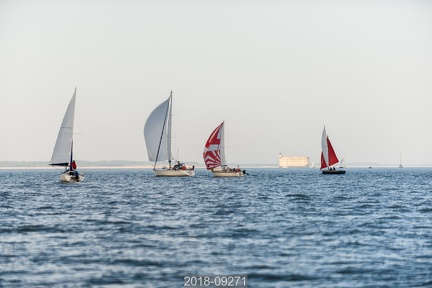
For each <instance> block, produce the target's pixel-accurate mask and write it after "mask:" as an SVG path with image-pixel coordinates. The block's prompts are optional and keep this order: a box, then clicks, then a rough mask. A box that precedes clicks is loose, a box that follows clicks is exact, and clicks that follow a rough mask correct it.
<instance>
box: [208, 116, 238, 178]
mask: <svg viewBox="0 0 432 288" xmlns="http://www.w3.org/2000/svg"><path fill="white" fill-rule="evenodd" d="M224 123H225V122H222V123H221V124H220V125H219V126H218V127H216V129H215V130H214V131H213V132H212V133H211V134H210V137H209V138H208V140H207V142H206V144H205V147H204V152H203V157H204V162H205V164H206V167H207V170H211V171H212V173H213V176H214V177H242V176H244V175H246V171H245V170H243V171H242V170H241V169H240V168H239V167H238V166H237V168H230V167H228V165H227V164H226V160H225V136H224Z"/></svg>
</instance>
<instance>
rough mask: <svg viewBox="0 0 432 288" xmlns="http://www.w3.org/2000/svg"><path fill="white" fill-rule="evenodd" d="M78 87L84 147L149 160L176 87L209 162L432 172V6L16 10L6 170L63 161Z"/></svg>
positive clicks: (2, 65) (10, 12)
mask: <svg viewBox="0 0 432 288" xmlns="http://www.w3.org/2000/svg"><path fill="white" fill-rule="evenodd" d="M75 87H77V100H76V101H77V102H76V114H75V135H74V148H75V155H76V158H77V159H81V160H88V161H100V160H131V161H147V160H148V158H147V151H146V147H145V142H144V137H143V127H144V123H145V121H146V119H147V117H148V115H149V114H150V113H151V111H152V110H153V109H154V108H155V107H156V106H157V105H159V104H160V103H162V102H163V101H164V100H166V99H167V98H168V96H169V94H170V91H171V90H172V91H173V109H174V123H173V126H174V131H175V133H174V134H175V139H174V142H175V148H174V151H173V152H174V154H176V155H177V156H178V157H179V158H180V160H182V161H196V162H202V163H203V159H202V152H203V148H204V144H205V142H206V140H207V138H208V136H209V135H210V133H211V132H212V131H213V130H214V129H215V128H216V127H217V126H218V125H219V124H220V123H221V122H222V121H225V144H226V157H227V162H228V163H229V164H232V165H237V164H239V163H243V164H257V163H258V164H274V165H277V162H278V155H279V153H282V154H283V155H285V156H309V157H310V159H311V161H314V162H316V163H318V162H319V159H320V158H319V157H320V153H321V133H322V130H323V127H324V126H325V127H326V130H327V134H328V135H329V137H330V140H331V141H332V144H333V147H334V148H335V150H336V153H337V154H338V156H339V158H343V159H344V160H345V162H346V163H347V164H349V163H359V162H374V163H382V164H389V163H391V164H398V163H399V160H400V155H402V162H403V164H404V165H432V113H431V112H432V1H426V0H423V1H421V0H410V1H408V0H407V1H398V0H394V1H390V0H387V1H386V0H382V1H373V0H358V1H356V0H352V1H342V0H339V1H338V0H333V1H332V0H329V1H326V0H316V1H314V0H309V1H300V0H298V1H295V0H280V1H277V0H269V1H264V0H261V1H258V0H249V1H241V0H234V1H212V0H209V1H206V0H184V1H168V0H158V1H156V0H155V1H150V0H148V1H138V0H124V1H120V0H90V1H87V0H74V1H66V0H65V1H54V0H37V1H34V0H21V1H14V0H0V135H1V137H0V161H49V160H50V158H51V154H52V150H53V148H54V144H55V140H56V137H57V133H58V130H59V127H60V124H61V121H62V118H63V115H64V113H65V110H66V107H67V105H68V103H69V101H70V99H71V97H72V95H73V92H74V89H75Z"/></svg>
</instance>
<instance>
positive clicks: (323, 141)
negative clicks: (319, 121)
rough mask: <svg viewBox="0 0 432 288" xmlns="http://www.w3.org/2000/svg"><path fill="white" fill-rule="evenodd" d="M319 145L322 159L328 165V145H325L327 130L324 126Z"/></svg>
mask: <svg viewBox="0 0 432 288" xmlns="http://www.w3.org/2000/svg"><path fill="white" fill-rule="evenodd" d="M321 146H322V153H323V156H324V161H325V163H326V165H327V166H328V163H329V153H328V146H327V132H326V129H325V126H324V129H323V132H322V136H321Z"/></svg>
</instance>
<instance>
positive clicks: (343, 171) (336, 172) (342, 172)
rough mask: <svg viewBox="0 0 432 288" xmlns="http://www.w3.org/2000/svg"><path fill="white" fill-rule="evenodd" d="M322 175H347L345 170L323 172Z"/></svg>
mask: <svg viewBox="0 0 432 288" xmlns="http://www.w3.org/2000/svg"><path fill="white" fill-rule="evenodd" d="M321 172H322V174H345V170H322V171H321Z"/></svg>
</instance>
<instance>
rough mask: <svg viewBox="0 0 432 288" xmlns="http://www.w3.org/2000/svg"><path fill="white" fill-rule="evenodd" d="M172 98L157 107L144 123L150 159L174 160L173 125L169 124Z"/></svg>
mask: <svg viewBox="0 0 432 288" xmlns="http://www.w3.org/2000/svg"><path fill="white" fill-rule="evenodd" d="M170 100H171V96H170V97H169V98H168V99H167V100H166V101H164V102H162V104H160V105H159V106H158V107H156V109H154V110H153V112H152V113H151V114H150V116H149V117H148V118H147V121H146V123H145V125H144V140H145V142H146V146H147V154H148V158H149V161H167V160H173V157H172V154H171V131H170V129H171V127H170V126H171V125H169V123H170V119H169V118H170ZM158 151H159V154H158Z"/></svg>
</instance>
